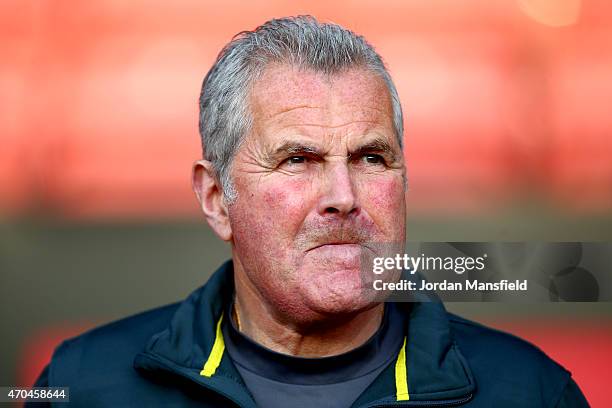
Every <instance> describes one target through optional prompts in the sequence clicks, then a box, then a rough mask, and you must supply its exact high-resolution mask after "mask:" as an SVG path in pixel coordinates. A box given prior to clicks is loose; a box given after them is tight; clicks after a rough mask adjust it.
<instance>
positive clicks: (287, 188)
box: [260, 180, 312, 233]
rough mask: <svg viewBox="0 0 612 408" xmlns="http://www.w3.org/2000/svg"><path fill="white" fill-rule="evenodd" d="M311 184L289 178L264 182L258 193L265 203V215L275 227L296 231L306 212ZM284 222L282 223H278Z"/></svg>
mask: <svg viewBox="0 0 612 408" xmlns="http://www.w3.org/2000/svg"><path fill="white" fill-rule="evenodd" d="M311 187H312V185H311V184H310V183H308V182H305V181H300V180H290V181H283V182H278V183H276V182H275V183H266V184H264V185H262V186H261V190H260V193H261V195H262V201H263V202H264V203H265V205H266V208H267V211H266V215H267V217H270V220H269V221H272V222H274V224H275V225H276V226H277V227H284V229H286V230H287V232H290V231H291V232H293V233H296V232H297V231H298V229H299V227H300V225H301V224H302V222H303V221H304V219H305V218H306V216H307V214H308V206H309V203H310V201H311V200H310V199H311V197H312V195H311V191H312V190H311ZM280 222H284V223H285V224H284V225H279V223H280Z"/></svg>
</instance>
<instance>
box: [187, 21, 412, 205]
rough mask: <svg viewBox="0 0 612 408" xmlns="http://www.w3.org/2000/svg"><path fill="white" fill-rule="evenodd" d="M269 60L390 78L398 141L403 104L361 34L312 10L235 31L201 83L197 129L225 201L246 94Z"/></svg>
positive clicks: (244, 122) (245, 119)
mask: <svg viewBox="0 0 612 408" xmlns="http://www.w3.org/2000/svg"><path fill="white" fill-rule="evenodd" d="M271 63H285V64H289V65H293V66H297V67H299V68H306V69H310V70H314V71H315V72H321V73H324V74H328V75H332V74H334V73H338V72H341V71H344V70H347V69H349V68H365V69H368V70H370V71H371V72H372V73H374V74H376V75H379V76H380V77H381V78H382V79H383V80H384V81H385V83H386V85H387V87H388V89H389V94H390V96H391V102H392V107H393V126H394V128H395V133H396V136H397V140H398V142H399V145H400V147H401V146H402V138H403V133H404V128H403V116H402V107H401V105H400V100H399V96H398V94H397V90H396V88H395V85H394V84H393V81H392V79H391V76H390V75H389V73H388V71H387V69H386V67H385V65H384V63H383V61H382V58H381V57H380V55H378V54H377V53H376V51H375V50H374V48H373V47H372V46H371V45H370V44H368V42H367V41H366V40H365V39H364V38H363V37H362V36H359V35H357V34H355V33H353V32H352V31H350V30H347V29H345V28H343V27H341V26H339V25H337V24H329V23H320V22H318V21H317V20H316V19H315V18H314V17H311V16H298V17H288V18H281V19H274V20H270V21H268V22H266V23H264V24H263V25H261V26H259V27H257V28H256V29H255V30H254V31H243V32H241V33H239V34H238V35H236V36H235V37H234V38H233V39H232V41H230V42H229V43H228V44H227V45H226V46H225V47H224V48H223V49H222V50H221V52H220V53H219V55H218V56H217V60H216V61H215V64H214V65H213V66H212V68H211V69H210V71H208V74H206V77H205V78H204V82H203V84H202V91H201V93H200V117H199V129H200V136H201V138H202V150H203V154H204V158H205V159H206V160H208V161H210V162H211V163H212V166H213V170H214V172H215V177H217V179H218V180H219V182H220V184H221V187H222V189H223V193H224V199H225V200H226V202H227V203H232V202H233V201H234V200H235V198H236V197H237V193H236V191H235V189H234V186H233V183H232V179H231V176H230V173H231V171H230V170H231V165H232V160H233V158H234V155H235V154H236V151H237V150H238V147H239V146H240V144H241V143H242V141H243V140H244V137H245V135H246V134H247V133H248V132H249V130H250V128H251V124H252V117H251V114H250V112H249V107H248V97H249V92H250V89H251V86H252V84H253V83H254V80H255V79H256V78H257V77H258V76H259V75H260V74H261V73H262V72H263V71H264V69H265V68H266V67H267V66H268V65H269V64H271Z"/></svg>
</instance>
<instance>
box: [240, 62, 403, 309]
mask: <svg viewBox="0 0 612 408" xmlns="http://www.w3.org/2000/svg"><path fill="white" fill-rule="evenodd" d="M250 107H251V111H252V115H253V116H252V118H253V126H252V130H251V132H250V133H249V135H247V137H246V139H245V141H244V143H243V144H242V145H241V146H240V148H239V149H238V152H237V154H236V157H235V158H234V162H233V168H232V177H233V180H234V185H235V188H236V191H237V193H238V198H237V200H236V201H235V202H234V203H233V204H232V205H231V206H230V207H229V217H230V224H231V229H232V241H233V256H234V261H235V265H236V268H237V271H240V270H242V271H244V273H245V275H246V277H247V279H248V281H249V282H250V284H252V287H254V288H255V290H256V291H258V292H259V294H260V295H261V298H262V299H265V301H266V302H268V304H269V305H271V306H272V307H273V308H274V310H275V311H276V312H280V313H281V314H282V315H285V316H294V317H295V316H298V319H303V320H305V321H306V320H313V319H315V320H316V319H318V318H321V317H322V316H324V315H329V314H343V313H353V312H356V311H361V310H364V309H366V308H368V307H371V306H372V305H373V303H372V299H371V298H367V297H365V296H363V292H362V279H361V275H360V263H361V262H360V260H361V258H362V256H365V257H366V258H371V257H372V256H376V255H374V252H376V249H375V247H374V246H372V243H392V242H394V243H399V242H401V243H402V244H403V242H404V238H405V194H404V193H405V187H404V186H405V184H404V176H405V168H404V162H403V155H402V152H401V149H400V146H399V144H398V142H397V138H396V135H395V133H394V128H393V114H392V106H391V99H390V96H389V92H388V90H387V88H386V86H385V83H384V81H383V80H382V79H380V78H379V77H377V76H375V75H373V74H372V73H370V72H368V71H365V70H360V69H354V70H350V71H347V72H344V73H340V74H335V75H333V76H331V77H327V76H325V75H323V74H320V73H314V72H311V71H301V70H299V69H297V68H294V67H290V66H287V65H276V66H272V67H269V68H268V69H266V71H265V72H264V74H263V75H262V77H261V78H260V79H259V80H258V81H257V82H256V84H255V85H254V88H253V90H252V93H251V98H250ZM365 267H368V266H367V265H366V266H365ZM238 273H239V272H238Z"/></svg>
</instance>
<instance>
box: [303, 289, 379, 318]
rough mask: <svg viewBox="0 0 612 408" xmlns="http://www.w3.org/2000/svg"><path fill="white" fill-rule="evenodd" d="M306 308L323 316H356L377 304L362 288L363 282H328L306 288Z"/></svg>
mask: <svg viewBox="0 0 612 408" xmlns="http://www.w3.org/2000/svg"><path fill="white" fill-rule="evenodd" d="M305 289H306V290H305V293H304V294H305V296H304V300H305V304H306V306H307V307H308V308H309V309H310V310H312V311H313V312H316V313H318V314H321V315H346V314H354V313H358V312H360V311H364V310H367V309H369V308H371V307H373V306H374V305H375V304H376V302H375V299H374V297H373V296H370V295H369V294H368V293H367V292H366V291H364V290H363V288H362V286H361V281H358V282H346V281H344V282H343V281H340V282H338V281H336V282H334V281H333V280H332V281H327V282H324V284H323V285H321V284H319V285H314V286H313V287H309V288H305Z"/></svg>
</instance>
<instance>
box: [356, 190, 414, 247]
mask: <svg viewBox="0 0 612 408" xmlns="http://www.w3.org/2000/svg"><path fill="white" fill-rule="evenodd" d="M363 191H364V195H363V197H364V199H363V201H362V205H363V206H364V207H365V209H366V211H367V212H368V213H369V214H370V216H371V217H373V218H374V222H375V223H376V224H377V225H378V226H379V227H380V228H381V229H383V231H384V232H383V233H384V234H385V235H386V238H387V239H389V240H395V239H400V238H401V237H403V235H404V228H405V221H404V217H405V211H406V207H405V201H404V197H405V195H404V193H405V189H404V183H403V181H402V180H401V179H400V180H398V179H396V178H393V179H386V180H385V179H383V180H381V179H378V180H375V182H373V183H365V185H364V190H363Z"/></svg>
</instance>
